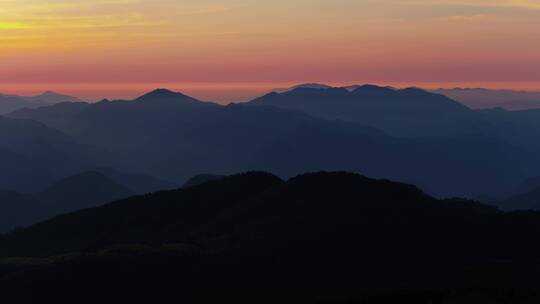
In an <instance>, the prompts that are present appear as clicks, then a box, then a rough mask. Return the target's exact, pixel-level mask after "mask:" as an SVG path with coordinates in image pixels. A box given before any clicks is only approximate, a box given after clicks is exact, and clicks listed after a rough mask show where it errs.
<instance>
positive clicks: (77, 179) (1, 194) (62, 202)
mask: <svg viewBox="0 0 540 304" xmlns="http://www.w3.org/2000/svg"><path fill="white" fill-rule="evenodd" d="M133 194H134V192H132V191H131V190H129V189H128V188H126V187H124V186H122V185H120V184H119V183H117V182H116V181H114V180H112V179H110V178H109V177H107V176H105V175H103V174H101V173H99V172H96V171H87V172H83V173H80V174H77V175H73V176H69V177H66V178H64V179H61V180H59V181H57V182H56V183H54V184H52V185H51V186H49V187H47V188H46V189H44V190H43V191H40V192H37V193H32V194H23V193H18V192H14V191H0V211H1V212H0V232H6V231H8V230H11V229H13V228H15V227H19V226H27V225H31V224H34V223H36V222H39V221H43V220H46V219H48V218H51V217H53V216H56V215H59V214H62V213H66V212H72V211H75V210H80V209H85V208H90V207H96V206H98V205H100V204H105V203H107V202H110V201H113V200H116V199H120V198H125V197H128V196H131V195H133Z"/></svg>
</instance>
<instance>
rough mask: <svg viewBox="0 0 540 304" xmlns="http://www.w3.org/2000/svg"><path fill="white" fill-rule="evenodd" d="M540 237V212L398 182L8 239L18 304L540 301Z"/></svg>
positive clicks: (272, 186)
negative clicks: (539, 262)
mask: <svg viewBox="0 0 540 304" xmlns="http://www.w3.org/2000/svg"><path fill="white" fill-rule="evenodd" d="M539 231H540V215H539V214H538V213H535V212H514V213H505V212H502V211H499V210H497V209H495V208H492V207H489V206H484V205H481V204H479V203H477V202H474V201H467V200H460V199H452V200H437V199H435V198H433V197H430V196H429V195H426V194H425V193H423V192H422V191H421V190H419V189H417V188H416V187H414V186H411V185H407V184H400V183H395V182H390V181H388V180H374V179H369V178H366V177H363V176H360V175H356V174H350V173H345V172H327V173H324V172H322V173H313V174H304V175H301V176H297V177H294V178H291V179H289V180H286V181H284V180H281V179H280V178H278V177H276V176H274V175H272V174H268V173H264V172H250V173H244V174H237V175H233V176H229V177H224V178H221V179H218V180H213V181H209V182H207V183H203V184H200V185H198V186H193V187H188V188H183V189H178V190H172V191H163V192H157V193H153V194H149V195H145V196H135V197H131V198H127V199H124V200H119V201H116V202H112V203H109V204H106V205H104V206H101V207H97V208H91V209H86V210H81V211H78V212H74V213H70V214H66V215H62V216H58V217H56V218H54V219H51V220H48V221H45V222H42V223H39V224H37V225H34V226H31V227H28V228H22V229H18V230H16V231H13V232H11V233H9V234H6V235H3V236H1V237H0V280H1V283H2V284H0V291H1V292H2V295H3V297H4V299H11V298H12V297H13V299H17V300H18V301H17V302H18V303H35V301H37V300H39V301H46V302H47V301H53V300H54V302H55V303H72V301H73V299H74V298H77V299H78V302H79V303H96V302H106V303H112V302H116V303H125V302H130V303H145V302H148V301H149V300H153V302H158V303H180V302H190V303H193V302H200V303H205V302H206V303H207V302H213V301H215V300H220V301H223V300H230V301H234V302H236V303H238V302H241V303H248V302H249V303H253V301H255V302H257V303H261V302H262V303H273V302H275V301H278V300H279V301H284V299H285V300H287V301H293V302H328V303H335V302H342V301H345V302H347V303H357V302H358V303H366V302H367V303H388V302H394V300H399V301H401V302H402V301H405V302H408V303H413V302H414V303H437V302H442V303H445V302H446V303H453V302H454V303H455V302H457V303H473V302H474V303H521V302H522V301H521V299H523V298H526V299H528V300H530V301H532V300H533V299H534V301H532V302H535V301H536V300H538V299H539V298H538V294H537V293H535V292H534V290H537V283H538V280H537V278H538V273H539V272H538V270H537V269H536V268H535V267H531V265H535V264H534V263H535V261H536V259H537V256H538V254H540V247H539V246H538V243H537V242H534V241H531V239H530V235H531V234H533V235H534V234H535V233H537V232H539ZM535 278H536V279H535ZM500 288H504V292H502V293H501V292H497V291H500ZM28 290H32V292H25V291H28ZM80 295H84V296H83V297H81V296H80Z"/></svg>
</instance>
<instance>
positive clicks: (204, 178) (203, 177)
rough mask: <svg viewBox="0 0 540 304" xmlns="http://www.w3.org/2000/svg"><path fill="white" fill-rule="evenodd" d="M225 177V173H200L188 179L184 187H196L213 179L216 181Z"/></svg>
mask: <svg viewBox="0 0 540 304" xmlns="http://www.w3.org/2000/svg"><path fill="white" fill-rule="evenodd" d="M224 177H225V176H224V175H217V174H198V175H195V176H193V177H192V178H190V179H188V181H187V182H186V183H185V184H184V186H183V187H184V188H189V187H195V186H199V185H202V184H205V183H208V182H211V181H215V180H218V179H221V178H224Z"/></svg>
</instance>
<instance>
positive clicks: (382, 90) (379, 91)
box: [352, 84, 397, 95]
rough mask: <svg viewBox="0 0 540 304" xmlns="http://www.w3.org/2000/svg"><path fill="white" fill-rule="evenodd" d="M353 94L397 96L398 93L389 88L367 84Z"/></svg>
mask: <svg viewBox="0 0 540 304" xmlns="http://www.w3.org/2000/svg"><path fill="white" fill-rule="evenodd" d="M352 93H353V94H355V95H396V93H397V92H396V90H393V89H390V88H387V87H380V86H376V85H371V84H366V85H362V86H359V87H357V88H356V89H354V90H353V91H352Z"/></svg>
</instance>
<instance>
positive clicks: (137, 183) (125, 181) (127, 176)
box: [90, 167, 180, 194]
mask: <svg viewBox="0 0 540 304" xmlns="http://www.w3.org/2000/svg"><path fill="white" fill-rule="evenodd" d="M90 171H93V172H99V173H100V174H102V175H105V176H107V177H108V178H110V179H112V180H114V181H115V182H117V183H119V184H121V185H122V186H124V187H125V188H127V189H129V190H130V191H131V192H132V193H135V194H146V193H151V192H156V191H160V190H169V189H176V188H180V186H179V185H177V184H175V183H172V182H169V181H165V180H162V179H159V178H155V177H153V176H150V175H146V174H140V173H132V172H121V171H118V170H116V169H114V168H111V167H100V168H92V169H91V170H90Z"/></svg>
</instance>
